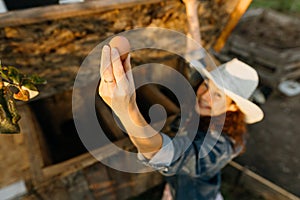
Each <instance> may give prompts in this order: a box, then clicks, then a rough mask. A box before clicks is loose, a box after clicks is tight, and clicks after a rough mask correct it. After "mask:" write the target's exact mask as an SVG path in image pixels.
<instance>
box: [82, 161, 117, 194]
mask: <svg viewBox="0 0 300 200" xmlns="http://www.w3.org/2000/svg"><path fill="white" fill-rule="evenodd" d="M83 173H84V174H85V177H86V180H87V182H88V185H89V188H90V190H91V192H92V194H93V196H94V198H95V199H106V200H117V197H116V192H115V188H114V187H113V184H114V180H111V178H110V177H109V175H108V174H107V168H106V167H105V166H104V165H102V164H101V163H96V164H95V165H93V166H91V167H89V168H86V169H84V170H83Z"/></svg>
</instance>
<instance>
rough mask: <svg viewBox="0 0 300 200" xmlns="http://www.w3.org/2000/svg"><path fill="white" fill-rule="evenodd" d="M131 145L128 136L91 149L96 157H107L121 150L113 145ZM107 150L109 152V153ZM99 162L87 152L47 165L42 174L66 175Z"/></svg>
mask: <svg viewBox="0 0 300 200" xmlns="http://www.w3.org/2000/svg"><path fill="white" fill-rule="evenodd" d="M115 145H117V146H126V147H128V146H133V144H132V143H131V142H130V140H129V139H128V138H124V139H122V140H119V141H117V142H115V143H111V144H108V145H106V146H103V147H100V148H98V149H96V150H94V151H93V154H94V155H97V158H102V159H105V158H108V157H109V156H113V155H115V154H117V153H118V152H119V151H121V150H117V149H116V148H114V146H115ZM107 152H110V153H109V154H108V153H107ZM96 162H99V161H98V160H97V159H96V158H95V157H94V156H92V155H91V154H90V153H89V152H88V153H85V154H82V155H80V156H77V157H75V158H71V159H69V160H67V161H64V162H61V163H59V164H55V165H51V166H49V167H45V168H43V169H42V172H43V175H44V177H46V178H51V177H54V176H62V177H63V176H66V175H69V174H71V173H73V172H76V171H78V170H81V169H83V168H85V167H88V166H90V165H93V164H95V163H96Z"/></svg>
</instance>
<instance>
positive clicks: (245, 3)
mask: <svg viewBox="0 0 300 200" xmlns="http://www.w3.org/2000/svg"><path fill="white" fill-rule="evenodd" d="M251 2H252V0H240V1H239V2H238V4H237V5H236V7H235V9H234V10H233V12H232V13H231V14H230V17H229V20H228V23H227V25H226V26H225V28H224V30H223V31H222V33H221V35H220V36H219V38H218V39H217V42H216V43H215V45H214V50H215V51H216V52H219V51H220V50H221V49H222V48H223V47H224V45H225V43H226V40H227V38H228V37H229V35H230V33H231V32H232V30H233V29H234V27H235V26H236V25H237V23H238V22H239V20H240V18H241V17H242V15H243V14H244V13H245V12H246V10H247V8H248V7H249V5H250V4H251Z"/></svg>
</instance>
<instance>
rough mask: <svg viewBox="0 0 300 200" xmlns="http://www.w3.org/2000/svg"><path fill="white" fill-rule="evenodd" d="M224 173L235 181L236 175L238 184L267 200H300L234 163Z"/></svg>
mask: <svg viewBox="0 0 300 200" xmlns="http://www.w3.org/2000/svg"><path fill="white" fill-rule="evenodd" d="M230 168H231V169H230ZM224 171H225V173H228V174H230V176H231V177H232V179H233V180H234V176H235V175H236V176H237V179H238V180H237V184H242V185H243V186H244V187H246V188H247V189H248V190H249V191H252V192H253V193H254V194H259V195H261V196H263V197H264V199H266V200H271V199H278V200H300V199H299V198H298V197H296V196H295V195H293V194H291V193H290V192H288V191H286V190H285V189H283V188H281V187H279V186H278V185H275V184H274V183H272V182H271V181H269V180H267V179H265V178H263V177H261V176H259V175H258V174H256V173H254V172H252V171H251V170H249V169H247V168H245V167H243V166H241V165H239V164H238V163H236V162H234V161H232V162H230V163H229V165H228V166H227V167H226V168H225V170H224Z"/></svg>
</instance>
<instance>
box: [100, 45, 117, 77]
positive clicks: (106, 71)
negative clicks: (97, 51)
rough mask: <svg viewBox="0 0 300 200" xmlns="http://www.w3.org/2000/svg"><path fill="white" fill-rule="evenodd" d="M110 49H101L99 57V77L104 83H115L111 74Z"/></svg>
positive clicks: (106, 47)
mask: <svg viewBox="0 0 300 200" xmlns="http://www.w3.org/2000/svg"><path fill="white" fill-rule="evenodd" d="M110 51H111V50H110V47H109V46H107V45H105V46H104V47H103V49H102V55H101V67H100V75H101V79H102V80H105V81H109V82H111V81H115V77H114V74H113V69H112V64H111V53H110Z"/></svg>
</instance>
